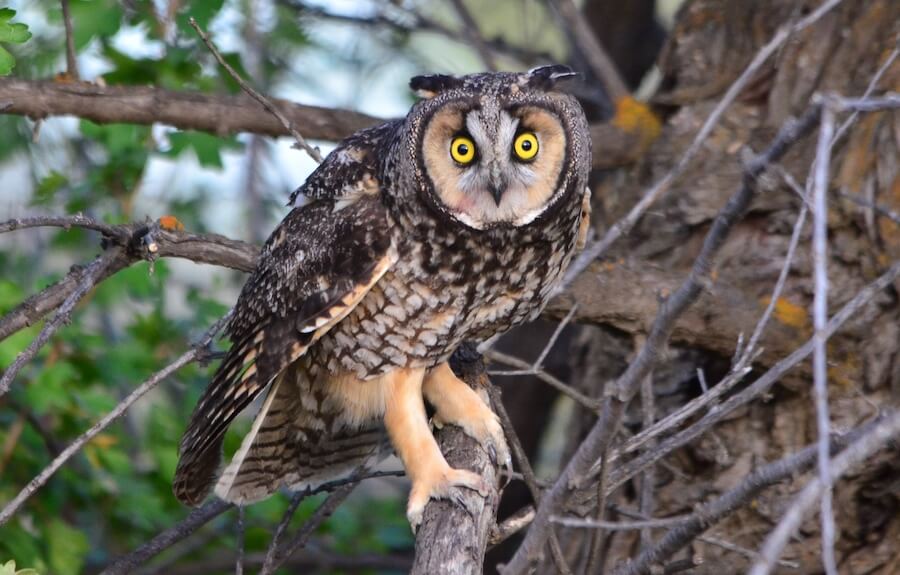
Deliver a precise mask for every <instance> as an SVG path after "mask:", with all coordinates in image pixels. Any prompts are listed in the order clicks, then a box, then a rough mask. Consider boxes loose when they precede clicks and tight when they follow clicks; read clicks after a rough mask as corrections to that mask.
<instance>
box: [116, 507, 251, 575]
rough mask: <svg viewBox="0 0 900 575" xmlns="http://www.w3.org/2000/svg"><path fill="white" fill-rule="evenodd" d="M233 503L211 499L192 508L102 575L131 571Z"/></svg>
mask: <svg viewBox="0 0 900 575" xmlns="http://www.w3.org/2000/svg"><path fill="white" fill-rule="evenodd" d="M232 507H233V505H232V504H231V503H227V502H225V501H222V500H221V499H211V500H209V501H207V502H206V503H204V504H203V506H201V507H197V508H196V509H192V510H191V512H190V514H188V516H187V517H186V518H185V519H184V520H183V521H181V522H179V523H177V524H176V525H173V526H172V527H169V528H168V529H166V530H165V531H163V532H162V533H160V534H159V535H157V536H156V537H154V538H153V539H151V540H150V541H148V542H146V543H144V544H143V545H141V546H140V547H138V548H137V549H135V550H134V551H132V552H131V553H129V554H128V555H124V556H122V557H119V558H118V559H116V560H115V561H114V562H113V563H111V564H110V565H109V566H107V567H106V569H104V570H103V571H102V573H101V574H100V575H126V574H127V573H131V572H132V571H134V569H135V568H137V567H138V566H140V565H143V564H144V563H146V562H147V561H148V560H149V559H151V558H153V557H155V556H156V555H159V554H160V553H162V552H163V551H165V550H166V549H168V548H169V547H171V546H172V545H174V544H175V543H178V542H179V541H182V540H183V539H186V538H187V537H189V536H190V535H191V534H193V533H194V532H195V531H197V529H199V528H200V527H203V526H204V525H206V524H207V523H209V522H210V521H212V520H213V519H215V518H216V517H218V516H219V515H221V514H222V513H224V512H225V511H227V510H229V509H231V508H232Z"/></svg>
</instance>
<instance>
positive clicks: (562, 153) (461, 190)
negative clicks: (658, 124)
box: [411, 66, 589, 230]
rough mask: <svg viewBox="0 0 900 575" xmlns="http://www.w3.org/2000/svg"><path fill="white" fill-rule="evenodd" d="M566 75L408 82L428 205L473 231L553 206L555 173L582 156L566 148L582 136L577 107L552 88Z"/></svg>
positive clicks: (558, 71) (560, 188)
mask: <svg viewBox="0 0 900 575" xmlns="http://www.w3.org/2000/svg"><path fill="white" fill-rule="evenodd" d="M541 71H543V72H541ZM569 75H572V73H571V70H568V68H564V67H561V66H554V67H549V68H540V69H538V70H535V71H532V72H531V73H529V74H478V75H473V76H465V77H462V78H454V77H450V76H425V77H418V78H414V79H413V81H412V82H411V84H412V86H413V87H414V88H416V89H417V91H418V92H419V93H420V94H422V95H424V96H426V98H427V99H426V100H424V101H423V102H420V103H419V104H418V105H417V108H418V109H416V108H414V110H413V112H412V113H411V116H412V117H414V118H415V119H416V126H417V127H418V129H417V130H414V131H415V132H416V133H417V135H418V138H417V140H418V145H417V146H416V149H417V150H418V153H419V158H418V159H419V167H420V170H419V172H420V177H421V179H423V180H424V181H423V182H422V183H423V184H424V185H423V188H424V190H425V191H426V194H427V196H428V198H427V199H428V200H429V203H430V204H432V205H433V206H434V207H436V208H437V209H438V210H439V211H441V212H443V213H445V214H446V215H448V216H450V218H452V219H453V220H455V221H457V222H459V223H461V224H463V225H465V226H468V227H471V228H475V229H479V230H480V229H488V228H493V227H497V226H513V227H518V226H524V225H527V224H529V223H531V222H532V221H534V220H535V219H536V218H537V217H539V216H540V215H541V214H542V213H544V212H545V211H546V210H547V209H548V208H549V207H550V206H551V205H552V204H553V203H555V202H556V201H557V200H558V199H559V196H561V195H562V194H563V193H565V191H566V189H565V188H566V187H565V186H564V185H562V183H563V180H564V178H563V175H564V174H566V173H567V172H568V171H570V169H571V167H572V166H571V164H572V162H574V161H576V157H580V156H581V155H582V154H575V153H573V148H574V147H576V144H579V145H580V146H581V147H585V146H584V139H585V138H587V135H586V132H587V130H586V121H585V120H584V114H583V112H582V111H581V108H580V106H579V105H578V103H577V102H576V101H575V99H574V98H572V97H571V96H569V95H567V94H563V93H561V92H556V91H554V89H553V88H554V84H555V83H556V81H557V80H558V79H560V78H562V77H564V76H569ZM573 139H576V140H578V142H574V141H573ZM588 146H589V144H588ZM585 169H586V168H585Z"/></svg>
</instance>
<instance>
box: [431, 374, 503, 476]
mask: <svg viewBox="0 0 900 575" xmlns="http://www.w3.org/2000/svg"><path fill="white" fill-rule="evenodd" d="M422 392H423V393H424V394H425V398H426V399H428V403H430V404H431V405H432V406H434V409H435V411H436V413H435V416H434V417H433V418H432V420H433V421H434V422H435V424H436V425H437V426H438V427H441V426H443V425H444V424H445V423H452V424H453V425H457V426H459V427H460V428H462V430H463V431H464V432H465V433H466V435H468V436H469V437H471V438H472V439H474V440H475V441H477V442H478V443H479V444H480V445H481V446H482V447H483V448H484V450H485V451H487V452H488V454H489V455H490V456H491V458H492V459H493V460H494V461H495V462H496V463H499V464H500V465H501V466H503V467H505V468H506V469H511V468H512V458H511V457H510V453H509V446H507V444H506V435H505V434H504V433H503V427H501V426H500V420H499V419H498V418H497V414H495V413H494V412H493V411H491V408H490V407H488V405H487V402H486V401H485V400H484V399H482V397H481V396H480V395H479V394H478V392H476V391H475V390H474V389H472V388H471V387H469V386H468V384H466V383H465V382H464V381H462V380H460V379H459V378H458V377H456V375H455V374H454V373H453V371H452V370H451V369H450V366H448V365H447V364H446V363H442V364H440V365H438V366H437V367H435V368H433V369H432V370H431V371H429V372H428V374H427V375H426V376H425V382H424V384H423V386H422Z"/></svg>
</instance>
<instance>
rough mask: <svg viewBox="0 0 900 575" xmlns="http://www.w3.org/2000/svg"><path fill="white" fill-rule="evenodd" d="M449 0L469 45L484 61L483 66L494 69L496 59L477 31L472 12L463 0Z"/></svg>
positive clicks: (495, 68) (476, 23)
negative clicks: (460, 21) (460, 22)
mask: <svg viewBox="0 0 900 575" xmlns="http://www.w3.org/2000/svg"><path fill="white" fill-rule="evenodd" d="M450 2H451V4H453V8H454V9H455V10H456V14H457V15H458V16H459V19H460V20H462V24H463V33H464V34H465V36H466V38H468V40H469V42H470V44H471V46H472V47H474V48H475V50H476V51H477V52H478V55H479V56H480V57H481V61H482V62H484V66H485V68H487V69H488V70H491V71H496V70H497V60H496V59H495V58H494V54H493V52H491V50H490V48H489V47H488V45H487V42H485V40H484V37H483V36H482V35H481V32H479V30H478V22H476V21H475V18H473V17H472V13H471V12H469V9H468V7H466V4H465V2H463V0H450Z"/></svg>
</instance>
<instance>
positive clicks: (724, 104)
mask: <svg viewBox="0 0 900 575" xmlns="http://www.w3.org/2000/svg"><path fill="white" fill-rule="evenodd" d="M840 2H841V0H828V1H827V2H824V3H822V4H821V5H820V6H819V7H818V8H816V9H815V10H814V11H813V12H812V13H810V14H809V15H808V16H806V17H805V18H803V19H802V20H799V21H797V22H795V23H793V24H787V25H785V26H782V27H781V28H779V29H778V31H777V32H776V33H775V35H774V36H773V37H772V39H771V40H769V42H768V43H767V44H766V45H765V46H763V47H762V48H760V50H759V52H757V53H756V55H755V56H754V57H753V60H751V62H750V64H748V65H747V67H746V68H745V69H744V71H743V72H742V73H741V75H740V76H739V77H738V78H737V80H735V81H734V83H733V84H731V86H730V87H729V88H728V91H726V92H725V95H724V96H722V99H721V100H720V101H719V103H718V104H716V107H715V108H713V111H712V112H711V113H710V115H709V117H707V118H706V121H705V122H704V123H703V126H702V127H701V128H700V131H698V132H697V135H696V136H694V139H693V141H691V144H690V146H688V149H687V150H686V151H685V152H684V154H682V155H681V157H680V158H679V160H678V162H677V163H676V164H675V166H673V167H672V169H671V170H669V172H668V173H666V175H665V176H663V178H662V179H661V180H659V181H657V182H656V183H655V184H654V185H653V187H651V188H650V190H649V191H648V192H647V193H646V194H644V196H643V197H642V198H641V199H640V201H639V202H638V203H637V204H635V206H634V207H633V208H632V209H631V211H629V212H628V215H627V216H625V217H624V218H622V219H621V220H619V221H618V222H616V223H615V224H614V225H613V226H612V227H611V228H610V229H609V230H608V231H607V232H606V234H605V235H604V236H603V238H602V239H601V240H599V241H597V242H594V243H593V244H591V245H589V246H587V247H586V248H585V249H584V251H582V252H581V253H580V254H579V255H578V257H577V258H576V259H575V261H574V262H572V265H570V266H569V269H568V270H566V275H565V278H564V279H563V281H562V282H561V284H560V286H559V287H558V288H557V289H556V293H557V294H558V293H562V291H563V290H564V289H565V288H566V287H568V285H569V284H571V282H572V281H574V279H575V277H577V276H578V274H580V273H581V272H582V271H584V270H585V269H586V268H587V267H588V265H590V263H591V262H592V261H594V260H596V259H597V258H599V257H600V256H602V255H603V254H605V253H606V251H607V250H608V249H609V247H610V246H611V245H612V244H613V243H614V242H615V241H616V240H618V239H619V238H620V237H622V236H623V235H625V234H627V233H628V232H629V231H630V230H631V228H633V227H634V225H635V224H636V223H637V221H638V220H639V219H640V218H641V216H643V215H644V212H646V211H647V209H648V208H649V207H650V206H651V205H653V203H655V202H656V200H658V199H659V198H660V197H662V195H663V194H665V193H666V192H667V191H668V190H669V188H671V186H672V184H673V183H674V182H675V181H676V180H677V179H678V177H679V176H681V174H682V173H683V172H684V170H685V169H686V168H687V167H688V165H689V164H690V163H691V161H693V159H694V157H695V156H696V155H697V153H698V152H699V151H700V148H701V146H702V145H703V142H705V141H706V138H707V137H709V135H710V133H712V130H713V128H715V127H716V125H717V124H718V123H719V120H720V119H721V117H722V114H724V113H725V110H727V109H728V107H729V106H731V104H732V103H733V102H734V101H735V100H736V99H737V97H738V95H740V93H741V92H742V91H743V90H744V88H745V87H746V86H747V84H748V83H750V81H751V80H752V79H753V78H754V77H755V76H756V74H757V72H758V71H759V70H760V69H761V68H762V66H763V64H765V63H766V61H767V60H768V59H769V58H770V57H772V55H773V54H775V53H776V52H777V51H778V50H779V49H780V48H781V47H782V46H783V45H784V43H785V42H786V41H787V40H788V38H790V37H791V36H793V35H794V34H796V33H797V32H799V31H801V30H803V29H804V28H806V27H808V26H810V25H812V24H814V23H815V22H817V21H818V20H819V19H820V18H821V17H822V16H824V15H825V14H827V13H828V12H829V11H831V10H832V9H833V8H834V7H835V6H837V5H838V4H839V3H840Z"/></svg>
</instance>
